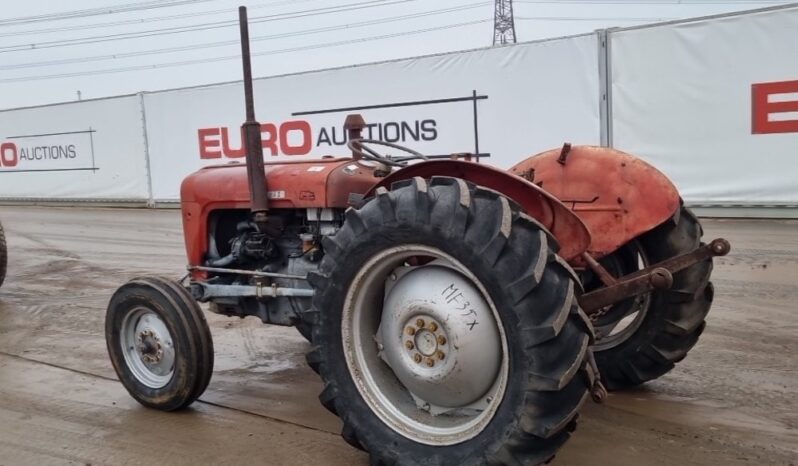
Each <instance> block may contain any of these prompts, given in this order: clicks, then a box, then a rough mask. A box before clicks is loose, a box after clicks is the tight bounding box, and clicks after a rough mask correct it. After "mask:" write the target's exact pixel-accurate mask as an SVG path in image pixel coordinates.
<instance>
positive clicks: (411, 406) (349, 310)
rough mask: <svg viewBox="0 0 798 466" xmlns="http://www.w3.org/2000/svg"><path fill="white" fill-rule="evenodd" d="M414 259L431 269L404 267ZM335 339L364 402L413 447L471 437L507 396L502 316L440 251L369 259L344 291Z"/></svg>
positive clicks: (393, 252)
mask: <svg viewBox="0 0 798 466" xmlns="http://www.w3.org/2000/svg"><path fill="white" fill-rule="evenodd" d="M419 257H423V258H427V259H428V260H429V259H431V262H428V263H427V264H426V265H423V266H411V265H409V264H408V262H413V260H414V259H412V258H419ZM447 285H452V286H453V288H448V287H447ZM438 288H442V289H441V290H438ZM447 288H448V289H447ZM425 293H426V294H425ZM457 294H460V296H459V297H457V298H454V296H455V295H457ZM433 295H435V296H437V297H438V298H437V299H433V298H432V296H433ZM465 303H468V306H463V305H464V304H465ZM461 307H464V309H460V308H461ZM455 311H456V313H455ZM472 311H473V313H472ZM475 316H476V317H475ZM473 322H477V323H475V324H474V323H473ZM469 328H470V330H469ZM411 329H412V330H411ZM341 333H342V341H343V347H344V354H345V359H346V364H347V367H348V369H349V373H350V375H351V376H352V378H353V380H354V382H355V385H356V386H357V388H358V391H359V392H360V394H361V396H362V397H363V399H364V401H365V402H366V404H367V405H368V406H369V408H370V409H371V411H372V412H373V413H375V414H376V415H377V417H379V418H380V420H381V421H382V422H384V423H385V424H386V425H387V426H389V427H390V428H391V429H392V430H394V431H395V432H397V433H399V434H401V435H402V436H404V437H406V438H409V439H411V440H413V441H416V442H420V443H424V444H429V445H436V446H440V445H451V444H456V443H461V442H464V441H466V440H468V439H470V438H473V437H475V436H476V435H478V434H479V433H480V432H481V431H482V430H483V429H484V428H485V426H486V425H487V424H488V423H489V422H490V420H491V419H492V418H493V415H494V414H495V413H496V410H497V409H498V406H499V404H500V402H501V399H502V398H503V396H504V390H505V387H506V383H507V377H508V367H509V364H508V358H507V354H508V350H507V341H506V336H505V333H504V329H503V326H502V324H501V319H500V316H499V314H498V312H497V311H496V308H495V306H494V305H493V303H492V301H491V299H490V296H489V295H488V293H487V290H486V289H485V287H484V286H483V285H482V284H481V283H480V282H479V280H478V279H477V278H476V277H475V276H474V275H473V274H472V273H471V272H470V271H469V270H468V269H467V268H466V267H465V266H463V265H462V264H461V263H460V262H458V261H457V260H455V259H454V258H453V257H451V256H449V255H448V254H446V253H444V252H442V251H441V250H439V249H436V248H432V247H428V246H424V245H402V246H396V247H393V248H389V249H386V250H384V251H382V252H380V253H379V254H377V255H375V256H374V257H372V258H371V259H370V260H369V261H367V262H366V263H365V264H364V265H363V267H362V268H361V269H360V271H359V272H358V274H357V275H356V276H355V278H354V279H353V281H352V284H351V285H350V287H349V289H348V290H347V294H346V298H345V301H344V310H343V316H342V325H341ZM474 335H478V336H474Z"/></svg>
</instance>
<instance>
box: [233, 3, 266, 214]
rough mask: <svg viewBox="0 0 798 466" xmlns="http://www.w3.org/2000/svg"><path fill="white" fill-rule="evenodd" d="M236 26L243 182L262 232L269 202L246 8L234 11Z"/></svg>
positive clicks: (251, 208) (242, 7) (241, 7)
mask: <svg viewBox="0 0 798 466" xmlns="http://www.w3.org/2000/svg"><path fill="white" fill-rule="evenodd" d="M238 22H239V27H240V29H241V60H242V62H243V65H244V99H245V101H246V109H247V120H246V121H245V122H244V124H243V125H241V130H242V134H243V135H244V141H245V146H246V150H247V179H248V181H249V199H250V210H251V212H252V217H253V220H254V221H255V223H256V224H257V225H258V226H259V227H261V229H263V227H266V223H267V212H268V210H269V200H268V196H267V192H268V190H267V187H266V172H265V168H264V166H263V148H262V141H261V135H260V123H258V121H257V120H255V101H254V98H253V93H252V64H251V62H250V53H249V22H248V20H247V7H245V6H240V7H238Z"/></svg>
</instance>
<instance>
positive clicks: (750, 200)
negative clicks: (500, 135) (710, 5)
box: [609, 7, 798, 205]
mask: <svg viewBox="0 0 798 466" xmlns="http://www.w3.org/2000/svg"><path fill="white" fill-rule="evenodd" d="M796 31H798V7H791V8H779V9H772V10H763V11H759V12H752V13H746V14H742V15H730V16H725V17H718V18H714V19H707V20H701V21H690V22H684V23H675V24H663V25H657V26H651V27H642V28H636V29H629V30H620V31H610V34H609V36H610V54H611V55H610V56H611V65H612V66H611V84H612V100H611V102H612V143H613V145H614V146H615V147H616V148H618V149H621V150H624V151H627V152H630V153H632V154H635V155H638V156H641V157H643V158H645V159H647V160H649V161H650V162H651V163H653V165H654V166H656V167H657V168H659V169H661V170H662V171H664V172H665V173H666V174H667V175H668V176H669V177H671V178H672V179H673V180H674V181H675V182H676V184H677V185H678V186H679V188H680V191H681V192H682V195H683V197H684V198H685V200H686V201H688V202H691V203H697V204H714V205H796V204H798V176H796V174H798V35H796V34H797V32H796Z"/></svg>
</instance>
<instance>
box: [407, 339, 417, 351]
mask: <svg viewBox="0 0 798 466" xmlns="http://www.w3.org/2000/svg"><path fill="white" fill-rule="evenodd" d="M415 347H416V345H414V344H413V342H412V341H410V340H407V341H406V342H405V348H407V349H409V350H412V349H413V348H415Z"/></svg>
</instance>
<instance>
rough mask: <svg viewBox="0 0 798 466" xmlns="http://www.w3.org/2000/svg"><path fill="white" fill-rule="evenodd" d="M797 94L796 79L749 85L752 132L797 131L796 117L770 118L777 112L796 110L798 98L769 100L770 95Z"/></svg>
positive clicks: (797, 84) (797, 82) (797, 83)
mask: <svg viewBox="0 0 798 466" xmlns="http://www.w3.org/2000/svg"><path fill="white" fill-rule="evenodd" d="M792 93H796V94H798V81H781V82H772V83H759V84H754V85H752V86H751V113H752V125H751V126H752V129H751V132H752V133H753V134H775V133H798V119H795V120H782V121H774V120H771V116H772V115H773V114H777V113H785V112H798V100H789V101H785V102H771V98H770V97H771V96H776V95H779V94H792Z"/></svg>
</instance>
